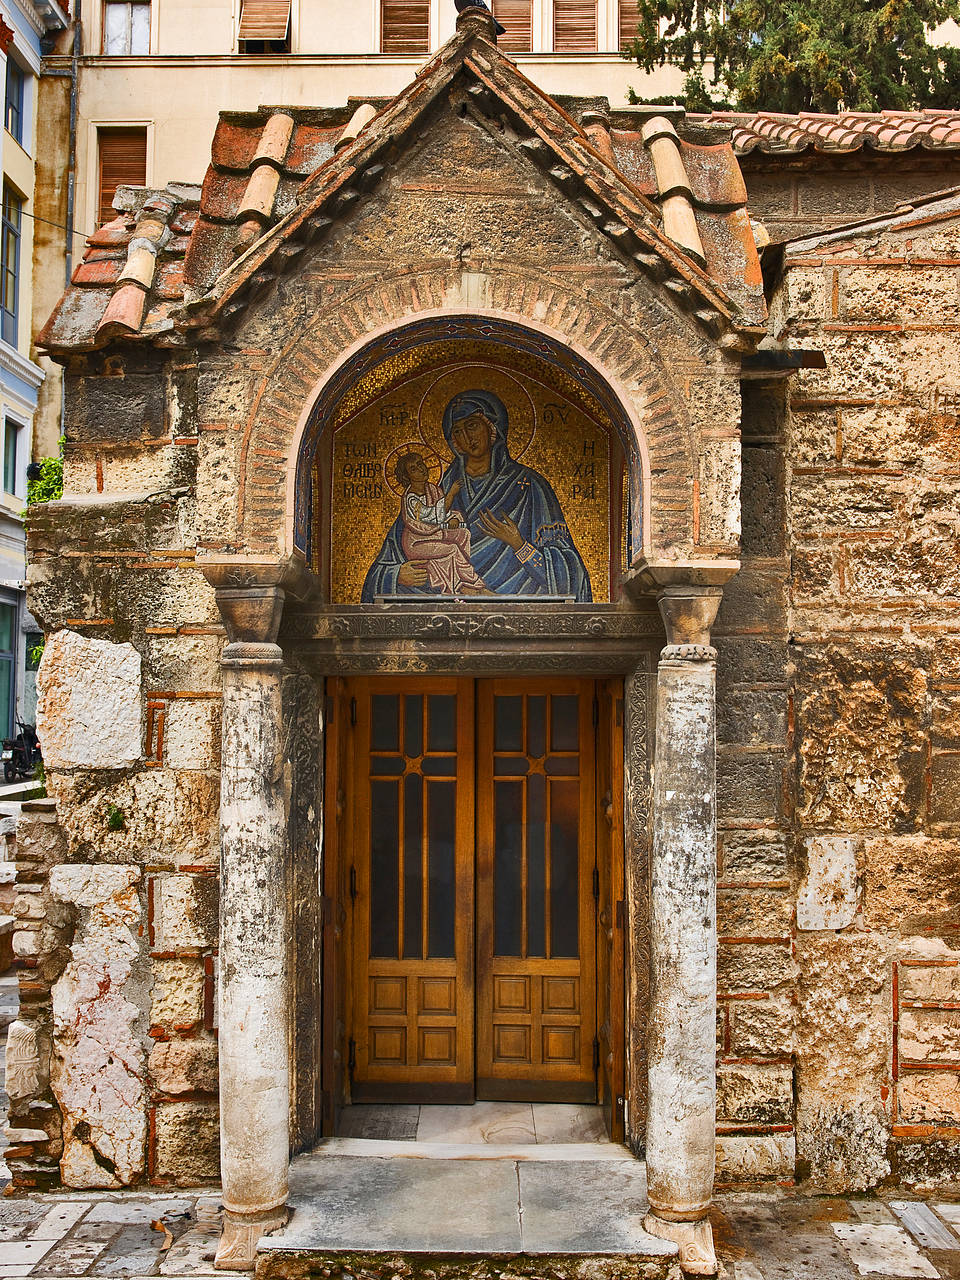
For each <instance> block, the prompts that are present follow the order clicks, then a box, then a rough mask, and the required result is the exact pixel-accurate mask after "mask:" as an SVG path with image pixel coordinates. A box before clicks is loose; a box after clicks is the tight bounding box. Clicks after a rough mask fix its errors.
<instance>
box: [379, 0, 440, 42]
mask: <svg viewBox="0 0 960 1280" xmlns="http://www.w3.org/2000/svg"><path fill="white" fill-rule="evenodd" d="M429 50H430V0H380V51H381V53H428V52H429Z"/></svg>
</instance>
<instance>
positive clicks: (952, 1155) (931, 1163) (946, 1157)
mask: <svg viewBox="0 0 960 1280" xmlns="http://www.w3.org/2000/svg"><path fill="white" fill-rule="evenodd" d="M897 1173H898V1175H899V1177H900V1181H901V1183H902V1184H903V1185H904V1186H905V1187H907V1188H909V1189H910V1190H911V1191H915V1192H917V1193H919V1194H921V1195H922V1194H923V1193H924V1191H925V1190H927V1189H928V1188H929V1189H930V1190H936V1191H946V1190H949V1191H950V1192H952V1193H953V1194H956V1193H957V1192H958V1191H960V1138H928V1139H926V1140H925V1141H921V1142H903V1141H900V1142H898V1143H897Z"/></svg>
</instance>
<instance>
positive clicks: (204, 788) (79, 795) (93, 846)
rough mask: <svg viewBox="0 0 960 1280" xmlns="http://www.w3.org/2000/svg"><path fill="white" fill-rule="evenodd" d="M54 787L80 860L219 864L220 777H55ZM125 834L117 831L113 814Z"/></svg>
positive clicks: (147, 773) (166, 773) (160, 772)
mask: <svg viewBox="0 0 960 1280" xmlns="http://www.w3.org/2000/svg"><path fill="white" fill-rule="evenodd" d="M48 785H49V787H50V789H51V790H52V791H53V793H54V795H55V796H56V798H57V806H58V812H59V813H60V815H61V821H62V825H63V829H64V831H65V833H66V835H67V837H68V840H69V845H70V853H71V855H72V856H74V857H90V858H93V857H101V858H104V859H106V858H111V857H112V858H130V857H137V856H139V857H141V858H142V859H143V860H144V861H149V862H152V863H154V864H157V863H163V862H168V863H172V862H173V861H174V860H175V859H179V860H181V861H182V862H185V863H191V864H211V865H215V864H216V861H217V858H218V856H219V823H218V817H219V797H220V790H219V775H217V774H213V773H203V772H200V771H198V770H183V771H177V770H173V769H147V768H145V769H143V770H141V771H140V772H138V773H127V774H121V775H120V777H119V778H118V777H117V776H116V774H115V773H113V772H112V771H111V773H110V774H106V775H104V774H99V775H98V774H54V775H52V776H51V777H50V778H49V784H48ZM109 805H113V806H115V808H116V809H118V810H119V811H120V814H121V816H122V818H123V827H122V829H120V830H111V828H110V827H109V825H108V806H109Z"/></svg>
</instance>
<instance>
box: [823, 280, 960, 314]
mask: <svg viewBox="0 0 960 1280" xmlns="http://www.w3.org/2000/svg"><path fill="white" fill-rule="evenodd" d="M839 302H840V307H839V315H840V319H842V320H848V321H856V322H858V323H860V322H864V321H870V320H872V321H875V322H880V323H882V322H884V321H887V322H889V321H895V322H896V323H898V324H902V323H903V322H905V321H908V320H914V321H916V320H922V321H923V322H924V323H927V324H929V323H930V320H931V317H933V316H936V317H937V320H938V321H945V320H955V319H956V318H957V316H958V314H960V298H958V295H957V283H956V269H955V268H951V267H933V266H922V267H919V266H876V267H873V266H856V267H848V268H846V269H845V270H843V271H841V273H840V289H839Z"/></svg>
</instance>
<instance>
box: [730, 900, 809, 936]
mask: <svg viewBox="0 0 960 1280" xmlns="http://www.w3.org/2000/svg"><path fill="white" fill-rule="evenodd" d="M792 925H793V900H792V898H791V897H790V894H789V891H787V890H780V891H777V890H763V889H721V890H720V891H719V892H718V894H717V932H718V933H719V934H720V936H721V937H724V938H784V937H787V936H788V935H789V934H790V930H791V927H792Z"/></svg>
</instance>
